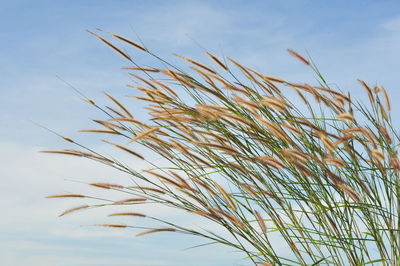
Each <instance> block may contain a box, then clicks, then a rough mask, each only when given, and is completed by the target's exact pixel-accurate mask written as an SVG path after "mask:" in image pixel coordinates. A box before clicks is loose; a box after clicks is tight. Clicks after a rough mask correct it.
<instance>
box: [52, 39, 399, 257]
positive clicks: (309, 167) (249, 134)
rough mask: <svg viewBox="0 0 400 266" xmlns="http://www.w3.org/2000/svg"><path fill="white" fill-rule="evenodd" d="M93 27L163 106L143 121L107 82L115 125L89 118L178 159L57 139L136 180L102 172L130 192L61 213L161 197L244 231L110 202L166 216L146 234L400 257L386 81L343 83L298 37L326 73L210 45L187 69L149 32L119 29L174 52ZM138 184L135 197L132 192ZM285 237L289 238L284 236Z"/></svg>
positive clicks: (275, 253) (264, 252)
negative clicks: (137, 55)
mask: <svg viewBox="0 0 400 266" xmlns="http://www.w3.org/2000/svg"><path fill="white" fill-rule="evenodd" d="M90 33H91V34H93V35H95V36H96V37H98V38H99V39H100V40H101V41H102V42H104V43H105V44H106V45H108V46H109V47H111V48H112V49H114V50H115V51H116V52H118V53H119V54H120V55H122V56H123V57H124V58H125V59H126V60H128V61H129V62H130V63H132V67H127V68H125V70H127V71H128V73H129V75H130V76H131V77H132V79H133V80H134V82H132V83H131V84H129V85H128V86H129V87H131V88H134V89H137V90H138V91H141V92H142V93H143V95H142V96H135V97H134V98H136V99H137V100H140V101H144V102H146V103H148V107H147V108H146V110H148V111H149V114H150V116H151V119H149V120H148V121H138V120H137V119H136V118H135V117H134V115H133V114H132V113H131V111H129V109H130V108H129V106H123V105H122V104H121V103H120V102H119V101H118V100H117V99H116V98H114V97H112V96H111V95H109V94H107V97H108V98H109V99H110V100H111V101H112V102H113V104H114V105H115V107H101V106H99V105H97V104H96V103H95V102H94V101H93V100H91V99H89V98H86V100H87V101H88V102H89V103H90V104H92V105H93V106H94V107H95V108H98V109H99V110H101V111H103V112H104V115H105V117H104V118H103V119H102V120H96V122H97V123H98V124H99V126H101V128H99V129H89V130H82V131H84V132H94V133H99V134H106V135H107V134H109V135H112V136H114V137H113V140H115V139H116V138H115V136H116V137H118V141H116V142H118V143H115V142H111V141H110V140H105V142H106V143H108V144H109V145H110V146H113V147H115V148H117V149H119V150H122V151H124V152H126V153H127V154H129V155H131V156H133V157H135V158H138V159H141V160H145V161H147V162H148V163H150V164H152V162H151V158H149V160H147V159H146V158H144V156H143V155H141V153H143V152H142V151H143V149H148V150H151V151H153V152H155V153H156V154H158V155H160V156H162V157H163V158H165V159H166V160H168V161H169V163H170V167H160V166H158V165H154V164H153V166H154V168H152V169H143V171H137V170H134V169H132V168H131V167H130V166H129V165H126V164H124V163H123V162H120V161H118V160H117V159H115V158H111V157H108V156H106V155H103V154H100V153H98V152H96V151H93V150H90V149H89V148H87V147H85V146H84V145H82V144H80V143H77V142H75V141H74V140H72V139H69V138H66V137H64V140H66V141H68V142H71V143H72V144H75V145H77V147H78V149H76V150H71V149H66V150H56V151H44V152H48V153H61V154H68V155H72V156H80V157H85V158H89V159H91V160H95V161H98V162H100V163H103V164H106V165H108V166H111V167H114V168H116V169H118V170H120V171H123V172H125V173H128V174H129V175H131V176H132V177H133V179H132V180H133V183H132V186H126V185H120V184H111V183H92V184H90V185H91V186H95V187H98V188H101V189H104V190H115V191H119V192H121V197H124V198H123V199H121V200H118V201H115V200H109V201H108V202H106V203H105V201H104V199H98V200H99V204H98V205H96V204H94V205H81V206H78V207H74V208H72V209H70V210H66V211H65V212H63V213H62V214H61V215H65V214H68V213H70V212H73V211H76V210H81V209H87V208H90V207H93V206H106V205H108V206H114V205H118V206H120V205H132V204H146V203H147V202H152V203H154V202H156V203H159V204H162V205H165V206H169V207H174V208H177V209H179V210H184V211H187V212H189V213H192V214H195V215H198V216H201V217H203V218H206V219H208V220H210V221H211V222H213V223H216V224H219V225H220V226H222V227H223V228H225V229H226V232H228V233H229V234H230V236H231V237H226V234H225V233H226V232H215V231H209V230H200V229H193V228H187V227H184V226H182V225H179V224H175V223H171V222H168V221H164V220H162V219H160V218H158V217H152V216H151V217H150V216H146V213H138V212H135V211H129V212H116V213H112V214H110V215H111V216H134V217H142V218H143V217H144V218H145V219H152V220H156V221H159V222H162V223H164V224H165V227H160V228H148V230H147V231H143V232H141V233H139V234H138V235H145V234H149V233H155V232H162V231H168V232H179V233H185V234H190V235H195V236H200V237H202V238H206V239H208V240H210V241H211V242H215V243H220V244H224V245H228V246H230V247H232V248H234V249H238V250H240V251H242V252H243V254H244V257H247V259H248V260H249V262H251V263H254V264H255V265H296V264H299V265H318V264H329V265H367V264H382V265H400V231H399V230H400V220H399V213H400V206H399V203H400V183H399V172H400V167H399V160H398V157H397V153H398V147H399V136H398V134H397V133H396V132H395V130H394V128H393V126H392V125H393V123H392V120H391V115H390V101H389V97H388V95H387V92H386V90H385V88H384V87H383V86H375V87H370V86H369V85H368V84H366V83H365V82H364V81H362V80H358V81H359V83H360V85H361V86H362V87H364V89H365V91H366V94H367V95H368V98H369V102H367V103H362V102H359V101H357V100H355V99H353V98H352V97H351V95H350V93H349V92H348V93H345V92H343V91H340V90H336V89H334V88H331V87H330V86H329V85H328V84H327V82H326V81H325V80H324V78H323V77H322V75H321V74H320V73H319V71H318V69H317V67H316V66H315V65H314V63H313V62H312V61H311V60H310V59H306V58H304V57H303V56H301V55H299V54H297V53H296V52H294V51H292V50H288V51H289V52H290V54H291V55H293V56H294V57H295V58H297V59H298V60H299V61H300V62H301V63H303V64H305V65H306V66H307V67H309V68H311V70H313V71H314V72H315V73H316V74H317V77H318V78H317V82H318V85H316V86H312V85H309V84H297V83H292V82H289V81H285V80H283V79H281V78H278V77H272V76H267V75H264V74H261V73H259V72H257V71H255V70H253V69H251V68H249V67H246V66H244V65H241V64H240V63H238V62H236V61H235V60H234V59H231V58H229V57H228V58H218V57H216V56H214V55H212V54H211V53H208V52H207V53H206V54H207V56H208V57H209V59H210V61H209V63H208V64H205V63H200V62H197V61H195V60H192V59H190V58H186V57H183V56H178V57H180V58H181V59H182V60H184V61H186V62H187V63H188V65H189V66H190V69H191V70H190V71H189V70H183V69H180V68H178V67H176V66H174V65H172V64H170V63H168V62H167V61H165V60H164V59H162V58H160V57H158V56H157V55H155V54H154V53H153V52H152V51H150V50H148V49H147V48H146V47H145V46H144V45H141V44H137V43H134V42H132V41H130V40H128V39H126V38H124V37H121V36H119V35H116V34H112V36H113V37H114V38H115V39H116V41H121V42H123V43H125V44H129V45H131V46H133V47H134V48H136V49H137V50H138V51H136V50H135V52H142V53H145V54H147V55H148V56H150V57H153V58H155V59H157V60H159V61H160V62H161V63H162V65H164V66H165V68H164V69H160V68H150V67H144V66H140V65H139V63H137V62H134V61H133V59H132V57H131V56H130V55H128V54H127V53H126V52H124V51H122V50H121V49H120V48H118V47H117V46H116V45H115V44H112V43H111V42H110V41H108V40H106V39H104V38H103V37H101V36H99V35H97V34H96V33H93V32H90ZM293 95H296V97H293ZM102 136H104V135H102ZM135 143H136V144H135ZM139 145H141V146H140V147H142V148H140V149H139V148H138V147H139ZM132 147H134V148H132ZM127 193H128V194H130V195H131V198H128V199H126V194H127ZM49 198H83V199H85V198H91V196H89V195H81V194H59V195H54V196H50V197H49ZM133 209H134V208H133ZM133 221H134V220H133ZM133 223H134V222H133ZM103 226H106V227H118V228H129V227H132V228H135V225H134V224H132V225H126V224H103ZM277 239H278V240H277ZM277 241H278V242H279V241H280V242H281V243H285V245H286V247H287V248H286V249H284V250H282V248H281V247H282V245H281V244H279V247H278V246H277Z"/></svg>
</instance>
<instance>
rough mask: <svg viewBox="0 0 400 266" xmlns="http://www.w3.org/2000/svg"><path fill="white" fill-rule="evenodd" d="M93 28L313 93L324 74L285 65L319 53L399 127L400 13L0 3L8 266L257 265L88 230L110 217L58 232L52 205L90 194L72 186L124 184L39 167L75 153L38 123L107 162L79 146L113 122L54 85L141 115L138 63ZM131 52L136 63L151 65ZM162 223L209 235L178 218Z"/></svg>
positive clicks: (334, 73)
mask: <svg viewBox="0 0 400 266" xmlns="http://www.w3.org/2000/svg"><path fill="white" fill-rule="evenodd" d="M95 28H102V29H103V30H106V31H111V32H114V33H118V34H121V35H124V36H127V37H129V38H132V39H134V40H136V36H135V34H134V32H136V33H137V34H138V35H139V36H140V38H141V39H142V40H143V41H144V42H145V44H146V45H147V46H148V47H149V48H150V49H151V50H153V51H155V52H156V53H157V54H159V55H161V56H163V57H164V58H167V59H168V60H171V61H174V62H177V61H176V60H177V59H176V58H174V57H173V56H172V55H171V54H172V53H174V52H176V53H180V54H183V55H185V56H188V57H192V58H195V59H199V60H202V61H205V60H207V59H206V58H205V56H204V53H203V50H202V49H201V48H200V47H199V46H198V45H197V44H196V43H195V42H193V41H192V40H191V38H192V39H195V40H196V42H198V43H200V45H201V46H203V47H205V48H206V49H207V50H209V51H210V52H212V53H214V54H217V55H219V56H220V55H221V51H222V52H223V53H224V54H225V55H227V56H230V57H232V58H235V59H237V60H238V61H240V62H242V63H244V64H246V65H248V66H250V67H254V68H255V69H258V70H260V71H261V72H262V73H265V74H268V75H273V76H280V77H283V78H285V79H287V80H292V81H294V82H311V83H312V81H313V80H314V76H313V74H312V73H311V72H310V71H309V70H308V69H306V68H305V67H303V66H302V65H301V64H299V63H298V62H297V61H296V60H294V59H293V58H292V57H291V56H290V55H289V54H288V53H287V52H286V49H287V48H292V49H294V50H296V51H298V52H300V53H305V51H306V50H307V51H308V52H309V53H310V54H311V56H312V58H313V59H314V61H315V62H316V63H317V65H318V66H319V68H320V70H321V72H322V73H323V74H324V75H325V77H326V78H327V80H328V82H330V83H334V84H337V85H338V86H339V87H340V88H342V89H343V90H350V91H351V92H352V95H353V98H354V97H359V98H361V99H366V95H364V91H363V89H362V88H361V86H360V85H359V84H358V83H357V81H356V79H357V78H360V79H364V80H365V81H367V82H369V83H370V84H372V85H375V84H376V83H379V84H381V85H383V86H385V88H387V90H388V92H389V94H390V95H391V100H392V105H393V111H392V112H393V117H396V115H397V114H399V115H400V107H399V106H398V104H397V100H400V92H399V90H398V88H397V85H398V84H399V74H398V72H399V62H400V49H398V47H399V46H400V3H399V2H398V1H367V0H363V1H361V0H360V1H300V0H299V1H295V0H293V1H292V0H289V1H235V0H233V1H127V0H125V1H94V0H93V1H2V3H1V7H0V29H1V31H0V35H1V42H0V62H1V65H2V66H1V67H0V89H1V92H2V93H1V96H0V121H1V124H2V127H1V130H0V148H1V151H2V152H1V153H0V162H1V163H0V165H1V167H0V170H1V175H0V178H2V179H3V180H2V186H1V188H2V192H1V193H0V207H1V209H2V213H3V215H2V218H1V219H0V236H1V237H0V265H26V264H29V265H40V266H41V265H44V266H47V265H49V266H50V265H247V264H248V262H246V261H240V260H239V259H240V258H241V256H240V254H237V253H234V252H232V250H230V249H228V248H225V247H221V246H211V247H201V248H197V249H190V250H184V249H186V248H188V247H190V246H192V245H196V244H201V243H203V242H202V241H201V240H199V239H193V238H189V239H188V238H187V237H185V236H177V235H171V234H160V235H157V236H156V235H154V236H148V237H143V238H135V237H134V235H135V233H137V232H136V231H126V230H125V231H121V230H107V229H102V228H100V229H99V228H94V227H92V226H90V225H92V224H95V223H99V222H100V223H101V222H106V221H108V220H105V218H104V213H102V212H97V213H96V212H90V213H84V212H82V213H80V214H71V216H69V217H68V216H66V217H65V218H58V217H57V214H58V213H59V212H60V211H61V210H63V209H65V208H69V207H71V202H66V201H50V200H45V199H44V197H45V196H47V195H49V194H54V193H62V192H71V191H74V192H76V191H79V190H81V191H85V189H86V187H85V186H84V185H81V184H79V183H76V182H70V181H66V180H65V179H74V180H83V181H86V182H90V181H91V180H93V181H99V180H103V181H110V179H119V180H120V179H121V178H126V177H124V176H121V175H120V174H118V173H115V172H114V171H112V170H110V169H107V168H103V167H100V166H98V165H96V164H93V163H90V162H86V161H82V160H76V159H73V158H65V157H59V156H46V155H43V154H39V153H38V151H39V150H42V149H52V148H67V145H66V144H65V143H63V142H62V141H60V139H59V138H57V137H55V136H54V135H52V134H49V133H48V132H46V131H44V130H43V129H41V128H39V127H37V126H35V125H33V124H32V123H31V122H29V120H33V121H36V122H38V123H40V124H43V125H46V126H48V127H50V128H52V129H54V130H56V131H58V132H61V133H62V134H63V135H67V136H69V137H72V138H74V139H79V140H80V141H82V142H84V143H87V144H89V145H91V146H92V147H94V148H97V149H105V147H104V146H103V145H102V144H100V142H98V141H95V140H93V138H91V137H90V136H84V135H82V134H78V133H77V130H78V129H82V128H88V127H90V125H91V124H90V121H89V119H90V118H101V115H100V114H99V113H97V112H95V111H93V110H92V109H91V108H90V106H88V105H86V104H85V103H83V102H82V101H80V100H79V98H78V97H77V96H76V94H75V93H74V92H73V91H72V90H71V89H69V88H68V86H66V85H65V84H64V83H63V82H62V81H60V80H59V79H58V78H57V77H56V76H57V75H58V76H60V77H61V78H62V79H64V80H66V81H67V82H69V83H71V84H73V85H74V86H75V87H77V88H79V89H80V90H81V91H82V92H84V93H85V94H87V95H89V96H90V97H91V98H93V99H95V100H96V102H99V103H105V102H106V99H105V97H104V95H102V92H103V91H107V92H110V93H111V94H113V95H114V96H118V97H119V99H121V100H122V101H123V102H124V103H127V104H132V101H130V100H129V99H125V98H124V95H126V94H129V90H128V89H127V88H126V86H125V85H126V83H127V82H128V77H127V76H126V74H124V73H123V72H122V71H121V70H120V67H123V66H126V62H125V61H124V60H123V59H122V58H121V57H119V56H118V55H117V54H116V53H115V52H113V51H112V50H111V49H109V48H108V47H105V46H104V44H102V43H101V42H99V41H98V40H96V39H95V38H94V37H93V36H90V35H89V34H88V33H87V32H86V31H85V30H86V29H91V30H94V29H95ZM189 37H190V38H189ZM131 52H132V56H133V57H134V58H135V60H136V61H137V62H140V63H142V64H151V63H152V61H150V60H149V59H148V58H146V57H144V56H143V55H141V54H140V53H137V51H134V50H132V51H131ZM131 108H132V109H131V110H132V111H133V113H134V114H135V115H136V116H138V117H140V116H143V115H144V111H143V110H141V109H140V106H137V105H135V106H132V107H131ZM399 125H400V124H399V123H398V122H397V121H395V126H396V127H399ZM131 163H137V162H135V161H132V162H131ZM137 167H138V168H140V167H142V165H139V164H138V165H137ZM94 193H95V192H94ZM152 211H159V210H158V209H155V210H152ZM161 215H163V217H170V218H171V219H182V222H183V223H189V224H191V223H193V224H196V223H197V222H199V221H196V220H193V219H191V218H185V216H182V215H181V214H179V213H175V212H172V213H171V212H168V211H161ZM174 217H175V218H174Z"/></svg>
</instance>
